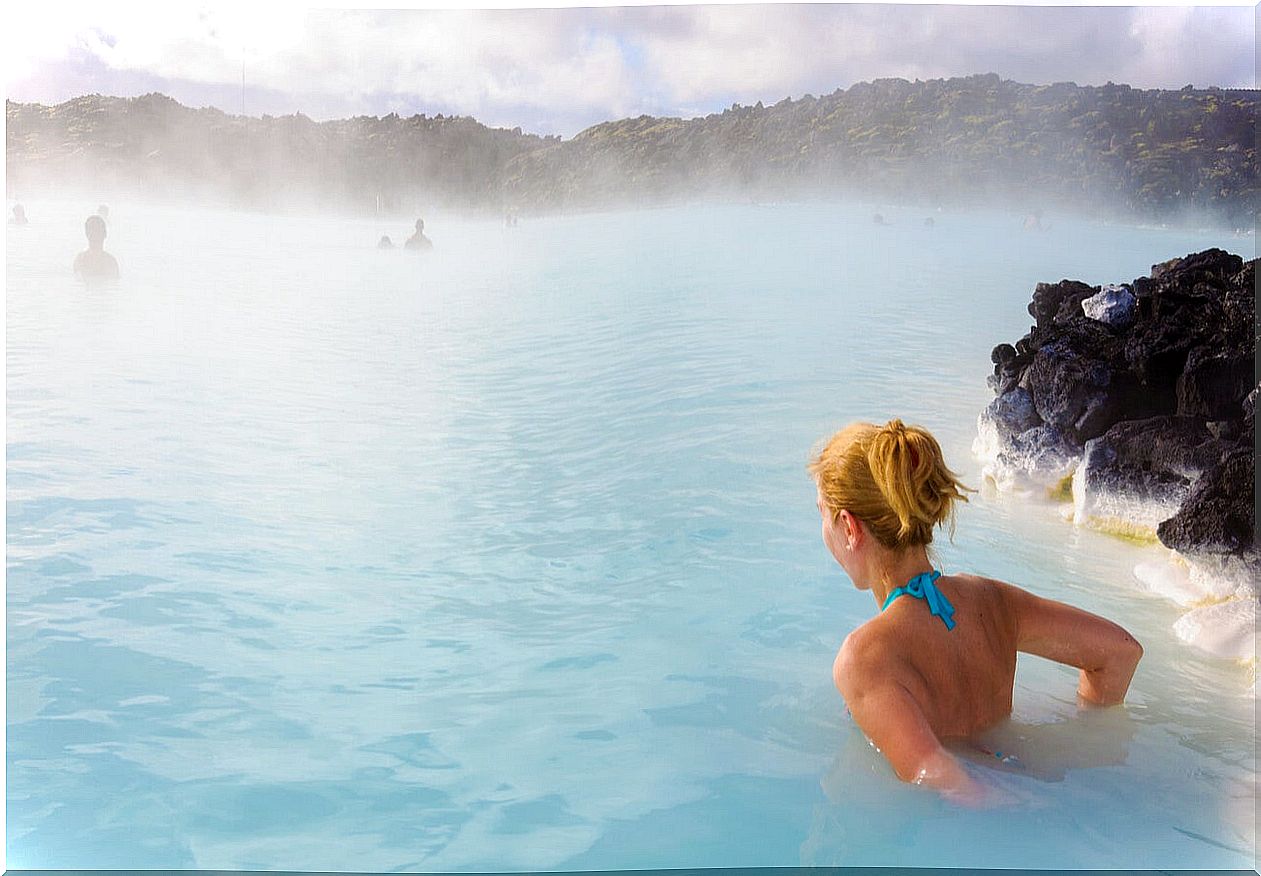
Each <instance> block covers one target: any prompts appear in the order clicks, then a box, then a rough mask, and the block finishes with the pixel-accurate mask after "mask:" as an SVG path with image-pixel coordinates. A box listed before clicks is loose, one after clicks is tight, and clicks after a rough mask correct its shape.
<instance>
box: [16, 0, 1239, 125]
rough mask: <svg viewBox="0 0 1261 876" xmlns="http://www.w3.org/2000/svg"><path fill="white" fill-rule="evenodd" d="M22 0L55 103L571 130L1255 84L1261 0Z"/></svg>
mask: <svg viewBox="0 0 1261 876" xmlns="http://www.w3.org/2000/svg"><path fill="white" fill-rule="evenodd" d="M491 2H496V3H499V4H500V5H503V3H504V0H491ZM507 2H508V3H509V4H511V5H519V4H514V2H513V0H507ZM560 2H562V3H563V2H575V0H560ZM588 2H590V0H588ZM447 5H448V6H449V5H451V4H450V3H449V2H448V4H447ZM22 6H23V7H25V8H16V7H17V5H16V4H11V5H10V6H9V10H8V11H6V12H5V13H4V14H5V20H4V27H3V30H4V35H3V36H2V37H0V45H2V46H3V49H4V65H5V95H6V97H7V98H8V99H10V100H17V101H24V102H38V103H44V104H50V103H59V102H61V101H64V100H68V99H70V98H72V97H77V96H79V95H83V94H92V93H100V94H111V95H119V96H124V97H131V96H136V95H140V94H146V93H148V92H152V91H159V92H162V93H164V94H167V95H170V96H171V97H173V98H175V99H176V100H178V101H180V102H181V103H184V104H187V105H189V106H195V107H201V106H215V107H218V108H219V109H222V110H224V111H226V112H230V113H239V112H242V111H244V112H245V113H248V114H249V115H262V114H264V113H270V114H272V115H284V114H288V113H294V112H301V113H304V114H306V115H308V116H310V117H311V118H314V119H317V120H324V119H330V118H345V117H348V116H354V115H385V114H387V113H390V112H397V113H398V114H400V115H412V114H413V113H426V114H428V115H436V114H438V113H443V114H456V115H471V116H473V117H474V118H476V119H478V120H479V121H482V122H484V123H486V124H489V125H493V126H497V127H509V128H510V127H516V126H520V127H521V128H522V129H524V130H526V131H529V132H533V133H537V134H559V135H561V136H564V137H570V136H572V135H574V134H575V133H577V132H578V131H580V130H582V129H584V128H586V127H589V126H590V125H593V124H596V123H598V122H601V121H606V120H609V119H617V118H625V117H628V116H638V115H641V114H649V115H657V116H681V117H685V118H686V117H692V116H697V115H705V114H707V113H711V112H717V111H721V110H722V109H725V108H726V107H728V106H730V105H731V104H733V103H740V104H744V105H750V104H754V103H756V102H757V101H759V100H760V101H762V102H764V103H766V104H771V103H775V102H777V101H779V100H781V99H783V98H785V97H792V98H799V97H801V96H803V95H805V94H816V95H818V94H826V93H829V92H832V91H834V90H836V89H837V88H848V87H849V86H850V85H853V84H854V83H856V82H863V81H870V80H872V79H876V78H882V77H901V78H904V79H909V80H914V79H937V78H949V77H951V76H966V75H970V74H973V73H997V74H999V75H1000V76H1002V77H1003V78H1005V79H1014V80H1016V81H1018V82H1026V83H1033V84H1048V83H1051V82H1064V81H1071V82H1076V83H1077V84H1079V85H1102V84H1104V83H1105V82H1109V81H1111V82H1117V83H1125V84H1128V85H1132V86H1134V87H1136V88H1181V87H1182V86H1184V85H1188V84H1190V85H1195V86H1196V87H1208V86H1214V85H1216V86H1221V87H1224V88H1231V87H1234V88H1253V87H1255V86H1256V68H1255V57H1254V45H1253V38H1254V20H1255V19H1254V16H1255V14H1256V10H1255V9H1254V8H1253V7H1252V6H1251V5H1232V6H1144V7H1124V6H1089V7H1087V6H1076V7H1073V6H1069V7H1065V6H1013V5H1007V6H979V5H928V4H910V5H895V4H787V3H772V4H766V5H673V6H643V5H639V6H620V7H614V6H609V5H607V4H606V5H603V6H595V7H587V8H582V7H570V8H548V9H529V8H499V9H485V8H483V9H469V8H454V9H451V8H448V9H434V8H428V9H425V8H409V9H393V10H386V11H382V10H369V9H356V8H344V9H313V8H305V7H302V6H298V5H294V4H291V3H289V4H279V5H272V4H263V3H257V2H256V3H254V4H253V5H245V4H239V3H238V4H235V5H196V4H181V3H167V4H161V5H159V4H148V3H145V4H138V3H93V4H88V3H57V2H49V3H42V4H32V3H26V4H22Z"/></svg>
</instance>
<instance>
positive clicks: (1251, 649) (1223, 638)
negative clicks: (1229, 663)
mask: <svg viewBox="0 0 1261 876" xmlns="http://www.w3.org/2000/svg"><path fill="white" fill-rule="evenodd" d="M1173 631H1174V632H1175V633H1176V634H1177V635H1178V638H1180V639H1182V640H1183V641H1184V642H1190V643H1191V644H1192V645H1194V646H1196V647H1197V648H1200V649H1201V650H1203V651H1206V652H1208V653H1209V654H1212V655H1213V656H1215V657H1223V658H1227V659H1231V660H1246V661H1253V660H1255V659H1256V653H1257V600H1256V599H1255V598H1253V597H1246V598H1243V599H1229V600H1227V601H1225V602H1218V603H1215V604H1213V605H1205V606H1202V607H1200V608H1193V609H1191V610H1190V611H1188V612H1187V613H1186V614H1184V615H1183V616H1182V617H1180V618H1178V620H1177V621H1175V622H1174V625H1173Z"/></svg>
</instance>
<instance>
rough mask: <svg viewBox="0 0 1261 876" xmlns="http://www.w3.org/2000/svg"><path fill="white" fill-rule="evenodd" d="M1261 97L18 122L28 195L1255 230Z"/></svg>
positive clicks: (1073, 92)
mask: <svg viewBox="0 0 1261 876" xmlns="http://www.w3.org/2000/svg"><path fill="white" fill-rule="evenodd" d="M1259 99H1261V92H1257V91H1253V90H1247V91H1242V90H1232V91H1224V90H1220V89H1208V90H1194V89H1191V88H1189V87H1188V88H1185V89H1183V90H1181V91H1156V90H1151V91H1143V90H1136V89H1132V88H1130V87H1129V86H1126V85H1111V84H1109V85H1105V86H1101V87H1079V86H1076V85H1073V84H1071V83H1060V84H1056V85H1048V86H1036V85H1022V84H1019V83H1016V82H1010V81H1004V80H1001V79H999V78H998V77H997V76H995V75H992V74H991V75H986V76H971V77H967V78H963V79H950V80H933V81H929V82H914V83H911V82H906V81H904V80H900V79H884V80H878V81H876V82H871V83H860V84H858V85H854V86H853V87H851V88H849V89H847V90H843V91H842V90H838V91H835V92H833V93H832V94H829V95H826V96H823V97H813V96H809V95H808V96H806V97H804V98H801V99H799V100H789V99H785V100H782V101H780V102H779V103H777V104H775V105H774V106H769V107H764V106H762V105H761V104H760V103H759V104H758V105H756V106H751V107H740V106H733V107H732V108H731V109H729V110H727V111H725V112H722V113H716V114H713V115H709V116H706V117H704V118H696V119H689V120H683V119H675V118H652V117H649V116H641V117H640V118H637V119H624V120H621V121H614V122H606V123H603V124H600V125H596V126H595V127H592V128H589V129H587V130H586V131H583V132H582V133H581V134H579V135H577V136H576V137H574V138H573V139H572V140H568V141H561V140H560V139H559V138H555V137H550V138H541V137H537V136H533V135H528V134H522V133H521V132H520V130H519V129H514V130H511V131H509V130H503V129H492V128H487V127H485V126H483V125H481V124H479V123H477V122H476V121H474V120H472V119H469V118H463V117H459V118H450V117H448V118H443V117H442V116H437V117H434V118H427V117H425V116H412V117H411V118H406V119H405V118H399V117H398V116H395V115H390V116H386V117H384V118H374V117H359V118H354V119H348V120H344V121H333V122H323V123H316V122H313V121H311V120H310V119H308V118H306V117H305V116H301V115H297V116H286V117H282V118H271V117H264V118H262V119H253V118H244V117H239V116H229V115H225V114H224V113H222V112H219V111H218V110H210V109H205V110H193V109H189V108H187V107H183V106H181V105H180V104H178V103H176V102H175V101H172V100H170V99H169V98H165V97H162V96H161V95H148V96H146V97H142V98H135V99H130V100H123V99H118V98H105V97H99V96H93V97H85V98H79V99H77V100H73V101H70V102H68V103H65V104H61V105H59V106H56V107H42V106H37V105H31V104H25V105H23V104H13V103H9V104H7V106H6V114H7V117H8V155H7V158H8V171H9V179H10V190H11V191H13V190H14V188H15V184H17V183H21V182H23V181H26V180H32V179H34V178H35V177H36V176H39V175H44V174H47V173H49V172H51V173H52V175H53V177H54V178H57V179H68V180H70V181H75V180H80V181H82V180H87V179H89V178H90V179H98V178H99V177H101V176H105V177H106V178H107V179H117V180H119V181H120V182H140V183H141V184H143V185H146V186H149V187H151V188H153V189H154V190H156V191H162V192H172V191H179V190H181V189H182V188H187V187H207V188H210V189H215V190H219V191H221V192H224V193H226V194H227V195H228V196H229V197H231V198H233V199H234V200H237V201H245V202H248V203H254V204H259V205H263V206H266V205H268V204H271V203H273V202H275V201H276V200H277V199H283V198H285V197H287V196H289V195H291V194H292V193H293V192H295V191H305V192H307V194H308V195H309V197H311V198H314V199H316V200H319V201H330V202H338V203H342V204H347V205H361V206H372V205H375V204H377V203H378V202H379V201H384V202H385V204H386V205H387V206H388V205H389V204H390V203H406V202H410V201H414V200H416V199H420V200H423V201H426V202H430V203H432V202H446V203H451V204H458V205H461V206H469V207H491V208H498V207H500V206H504V205H513V206H518V207H521V208H524V209H538V210H543V209H570V208H587V207H605V206H614V205H618V204H623V203H663V202H670V201H675V200H682V199H688V198H695V197H705V196H709V195H718V196H722V197H738V198H750V197H751V198H783V197H802V196H817V195H822V196H826V195H829V194H833V193H842V192H850V193H855V192H856V193H862V194H867V195H875V196H887V197H890V198H916V199H922V200H926V201H929V202H937V203H943V204H944V203H965V204H966V203H968V202H971V201H976V200H982V199H986V200H988V199H994V198H997V199H1001V200H1002V201H1003V202H1004V203H1007V204H1009V205H1013V206H1017V207H1021V208H1029V209H1032V208H1035V207H1038V206H1049V205H1060V206H1064V205H1071V206H1074V207H1089V208H1092V209H1103V210H1107V211H1109V212H1112V213H1116V214H1122V215H1124V214H1137V215H1142V216H1144V217H1148V218H1150V217H1160V216H1165V215H1172V214H1176V213H1179V212H1181V211H1185V210H1196V211H1202V212H1206V213H1210V214H1213V215H1216V216H1217V217H1219V218H1220V219H1221V220H1222V221H1225V222H1231V223H1234V224H1247V225H1251V224H1252V221H1253V219H1252V217H1253V214H1254V211H1255V203H1256V196H1257V160H1256V140H1255V134H1254V125H1255V122H1256V117H1257V107H1258V100H1259Z"/></svg>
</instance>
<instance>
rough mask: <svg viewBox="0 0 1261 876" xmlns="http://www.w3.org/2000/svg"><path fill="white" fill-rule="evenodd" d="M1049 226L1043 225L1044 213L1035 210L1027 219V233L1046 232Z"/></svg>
mask: <svg viewBox="0 0 1261 876" xmlns="http://www.w3.org/2000/svg"><path fill="white" fill-rule="evenodd" d="M1047 227H1048V226H1046V225H1043V224H1042V211H1041V210H1034V211H1033V212H1032V213H1030V214H1029V215H1028V216H1026V217H1025V231H1046V229H1047Z"/></svg>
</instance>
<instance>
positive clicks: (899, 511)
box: [807, 420, 967, 551]
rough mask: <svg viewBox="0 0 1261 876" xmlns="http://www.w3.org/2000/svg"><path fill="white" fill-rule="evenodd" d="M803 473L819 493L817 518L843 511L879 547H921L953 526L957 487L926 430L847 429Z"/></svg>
mask: <svg viewBox="0 0 1261 876" xmlns="http://www.w3.org/2000/svg"><path fill="white" fill-rule="evenodd" d="M807 468H808V469H809V471H810V474H811V476H812V477H813V478H814V482H815V485H816V486H817V487H818V488H819V500H820V505H821V507H820V511H823V510H824V509H826V511H827V513H828V514H829V515H830V516H831V517H832V518H835V517H836V516H837V515H839V514H840V513H841V512H842V511H848V512H849V513H850V514H852V515H853V516H854V517H856V518H858V520H860V521H861V522H862V523H863V524H864V525H865V526H866V527H867V528H868V529H869V530H870V532H871V534H872V535H873V536H874V537H875V539H876V540H877V541H878V542H879V543H880V544H881V545H883V546H884V547H885V548H888V549H889V550H893V551H899V550H903V549H905V548H909V547H912V546H915V545H927V544H929V543H931V542H932V540H933V529H934V528H935V527H937V526H938V525H939V524H942V523H946V522H949V521H951V520H952V519H953V515H954V507H955V503H956V502H960V501H962V502H966V501H967V497H966V496H965V495H964V490H966V489H967V488H966V487H964V486H963V485H962V484H961V483H960V482H959V479H958V477H956V475H955V474H954V472H952V471H951V470H950V469H949V468H947V467H946V462H945V459H944V458H943V456H942V452H941V446H940V445H939V444H938V443H937V439H936V438H934V437H933V436H932V435H931V434H930V433H929V432H928V431H927V430H926V429H922V428H920V427H919V426H906V425H903V423H902V421H901V420H890V421H889V422H888V423H886V424H885V425H884V426H876V425H874V424H872V423H851V424H850V425H848V426H846V427H845V428H844V429H842V430H841V431H839V432H837V433H836V434H835V435H833V436H832V437H831V438H829V439H828V441H827V442H826V443H825V444H824V445H823V447H822V449H820V450H819V451H818V452H817V453H816V454H815V455H814V457H813V459H811V461H810V464H809V466H807Z"/></svg>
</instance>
